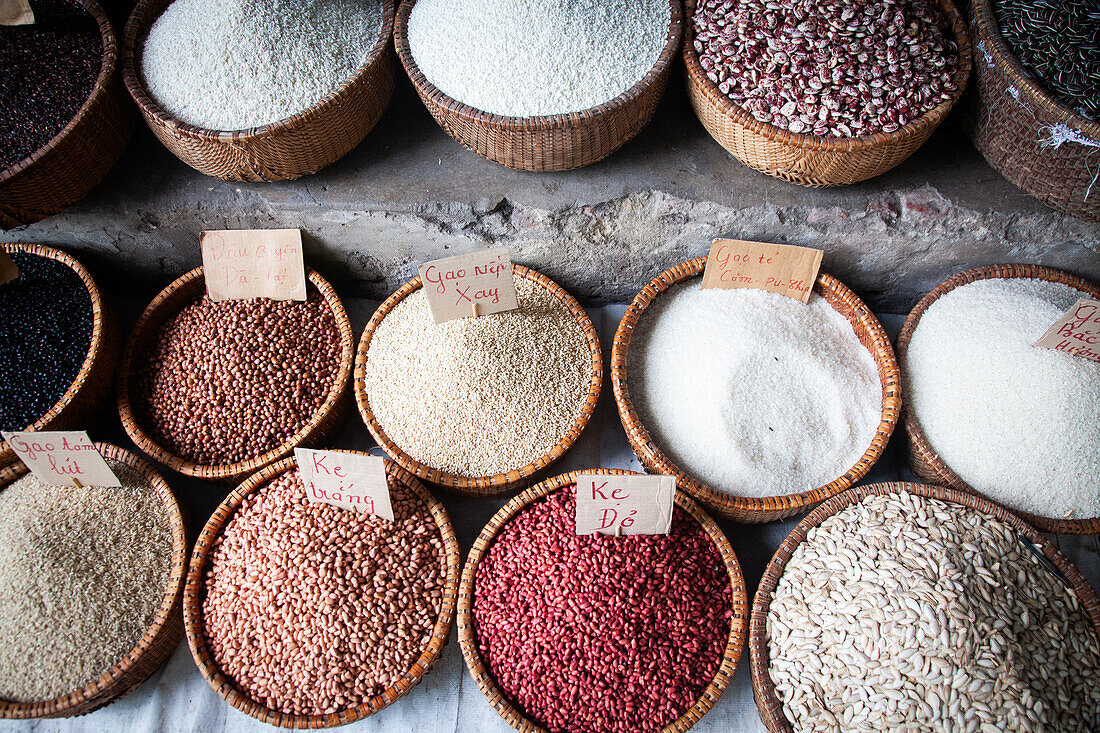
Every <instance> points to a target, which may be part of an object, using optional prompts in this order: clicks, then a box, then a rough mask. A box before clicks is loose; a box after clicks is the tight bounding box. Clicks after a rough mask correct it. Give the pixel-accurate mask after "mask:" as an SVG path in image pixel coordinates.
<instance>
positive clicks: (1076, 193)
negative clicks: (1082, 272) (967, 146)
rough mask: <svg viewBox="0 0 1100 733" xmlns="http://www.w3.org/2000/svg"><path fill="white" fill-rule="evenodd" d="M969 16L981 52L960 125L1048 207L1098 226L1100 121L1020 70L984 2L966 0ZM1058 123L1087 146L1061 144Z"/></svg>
mask: <svg viewBox="0 0 1100 733" xmlns="http://www.w3.org/2000/svg"><path fill="white" fill-rule="evenodd" d="M971 16H972V19H971V24H970V27H971V30H972V32H973V35H974V43H975V46H976V47H977V50H978V53H977V61H976V62H975V73H974V86H973V90H972V91H971V93H970V95H969V96H968V98H967V101H966V102H965V104H964V106H963V125H964V126H965V127H966V130H967V132H968V133H969V134H970V139H971V140H972V141H973V142H974V146H975V147H976V148H978V150H980V151H981V153H982V155H984V156H985V159H986V161H988V162H989V164H990V165H991V166H993V167H994V168H995V169H997V171H998V172H999V173H1000V174H1001V175H1003V176H1004V177H1005V178H1007V179H1008V180H1009V181H1011V182H1012V183H1013V184H1015V185H1016V186H1018V187H1019V188H1022V189H1023V190H1024V191H1026V192H1027V193H1029V194H1031V195H1032V196H1034V197H1035V198H1037V199H1039V200H1040V201H1042V202H1043V203H1044V204H1046V205H1047V206H1050V207H1052V208H1055V209H1057V210H1059V211H1062V212H1065V213H1067V214H1070V215H1071V216H1077V217H1080V218H1082V219H1088V220H1089V221H1100V179H1098V176H1100V122H1091V121H1089V120H1087V119H1085V118H1084V117H1082V116H1081V115H1079V114H1077V113H1076V112H1074V111H1073V110H1072V109H1070V108H1069V107H1068V106H1066V105H1065V104H1063V103H1061V102H1059V101H1056V100H1055V99H1054V98H1053V97H1051V96H1050V95H1049V94H1048V93H1047V92H1046V91H1044V90H1043V88H1042V87H1041V86H1040V85H1039V84H1038V83H1037V82H1036V81H1035V80H1034V78H1033V77H1032V76H1031V75H1030V74H1029V73H1028V72H1027V71H1025V70H1024V67H1023V66H1022V65H1021V64H1020V62H1019V61H1017V60H1016V57H1015V56H1013V55H1012V51H1011V50H1010V49H1009V47H1008V44H1007V43H1006V42H1005V41H1004V39H1003V38H1001V34H1000V30H999V29H998V26H997V20H996V18H995V16H994V14H993V8H992V6H991V4H990V2H989V0H971ZM1059 126H1064V127H1065V128H1066V131H1067V132H1072V133H1076V134H1077V135H1079V136H1081V138H1083V139H1084V141H1085V142H1084V143H1082V142H1075V141H1073V140H1067V141H1065V142H1061V141H1059V140H1058V139H1057V138H1056V137H1055V135H1056V133H1055V130H1056V129H1057V128H1058V127H1059Z"/></svg>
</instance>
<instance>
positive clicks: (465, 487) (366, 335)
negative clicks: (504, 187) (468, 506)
mask: <svg viewBox="0 0 1100 733" xmlns="http://www.w3.org/2000/svg"><path fill="white" fill-rule="evenodd" d="M512 274H513V275H514V276H515V277H517V278H524V279H526V280H530V281H531V282H534V283H537V284H538V285H540V286H542V287H544V288H546V290H548V291H549V292H550V293H551V294H552V295H553V296H554V297H555V298H557V299H558V300H559V301H560V302H561V303H562V305H564V306H565V307H566V308H568V309H569V312H570V313H572V314H573V316H574V317H575V318H576V319H577V324H578V326H580V328H581V330H582V331H583V332H584V335H585V340H586V341H587V342H588V346H589V350H590V353H591V356H592V377H591V379H590V381H589V383H588V399H587V400H586V401H585V404H584V407H583V408H582V409H581V412H580V413H579V414H578V415H577V418H576V420H575V421H574V422H573V425H572V427H570V429H569V431H568V432H567V433H566V435H565V437H563V438H562V439H561V442H559V443H558V444H557V445H555V446H554V447H553V448H552V449H551V450H550V452H549V453H547V454H546V455H543V456H540V457H538V458H537V459H535V460H534V461H532V462H531V463H528V464H527V465H526V466H523V467H521V468H516V469H513V470H511V471H508V472H506V473H498V474H495V475H493V476H477V477H470V476H458V475H455V474H453V473H447V472H446V471H442V470H440V469H438V468H434V467H432V466H428V465H426V464H424V463H421V462H419V461H417V460H416V459H414V458H413V457H412V456H410V455H408V454H407V453H406V452H405V451H404V450H402V449H401V447H400V446H398V445H397V444H396V443H394V442H393V440H391V439H390V437H389V436H388V435H386V432H385V430H384V429H383V427H382V425H381V423H379V422H378V418H377V417H376V416H375V414H374V411H373V409H372V408H371V405H370V395H368V394H367V390H366V386H365V384H364V375H365V373H366V365H367V357H368V352H369V351H370V345H371V340H372V339H373V338H374V333H375V331H376V330H377V329H378V326H379V324H381V323H382V320H383V319H384V318H385V317H386V316H387V315H389V313H390V311H392V310H393V309H394V308H396V307H397V304H398V303H400V302H401V301H402V300H404V299H405V298H407V297H408V296H410V295H412V294H413V293H415V292H416V291H417V290H419V289H420V287H421V283H420V278H419V277H414V278H413V279H412V280H410V281H409V282H407V283H405V284H404V285H402V286H401V288H400V289H398V290H397V292H395V293H394V294H393V295H391V296H390V297H389V298H387V299H386V301H385V302H384V303H382V305H380V306H378V310H376V311H375V312H374V315H373V316H371V319H370V322H368V323H367V327H366V329H365V330H364V331H363V338H362V339H361V340H360V341H359V351H358V353H357V354H356V356H355V378H354V381H355V401H356V402H357V403H358V404H359V414H360V415H362V417H363V422H365V423H366V424H367V429H368V430H369V431H370V434H371V435H372V436H374V439H375V441H376V442H377V443H378V445H380V446H381V447H382V449H383V450H384V451H385V452H386V454H387V455H389V456H390V457H391V458H392V459H393V460H394V461H396V462H397V463H398V464H400V465H401V467H402V468H404V469H406V470H407V471H410V472H411V473H413V474H415V475H416V476H418V477H419V478H421V479H422V480H424V481H427V482H428V483H431V484H434V485H436V486H439V487H441V488H443V489H445V490H447V491H451V492H454V493H456V494H465V495H467V496H494V495H497V494H503V493H506V492H508V491H511V490H513V489H516V488H518V487H520V486H522V485H523V484H524V483H526V482H527V480H528V479H530V478H531V477H532V476H533V475H534V474H536V473H538V472H539V471H541V470H542V469H544V468H546V467H547V466H549V465H550V464H551V463H553V462H554V461H556V460H557V459H559V458H561V457H562V455H563V454H564V453H565V452H566V451H567V450H569V448H570V447H571V446H572V445H573V443H575V442H576V440H577V438H579V437H580V434H581V432H582V431H583V430H584V428H585V426H587V425H588V421H589V420H590V419H592V413H593V412H594V411H595V410H596V403H597V402H598V401H599V399H600V388H601V387H602V386H603V355H602V354H601V352H600V339H599V334H597V332H596V327H595V326H593V325H592V320H591V319H590V318H589V317H588V314H587V313H585V311H584V308H582V307H581V305H580V303H578V302H577V300H576V298H574V297H573V296H572V295H570V294H569V293H568V292H566V291H565V289H564V288H562V287H561V286H560V285H558V284H557V283H556V282H554V281H553V280H551V279H550V278H548V277H546V276H545V275H543V274H542V273H539V272H536V271H535V270H532V269H530V268H527V267H524V266H523V265H516V264H513V265H512Z"/></svg>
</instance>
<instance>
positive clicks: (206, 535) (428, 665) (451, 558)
mask: <svg viewBox="0 0 1100 733" xmlns="http://www.w3.org/2000/svg"><path fill="white" fill-rule="evenodd" d="M345 452H355V451H345ZM297 465H298V464H297V463H296V462H295V460H294V459H293V458H287V459H286V460H283V461H280V462H278V463H274V464H272V465H269V466H267V467H266V468H264V469H263V470H261V471H260V472H259V473H255V474H253V475H252V476H250V477H249V478H248V479H247V480H245V482H244V483H242V484H241V485H240V486H239V487H237V488H236V489H235V490H234V491H233V492H232V493H231V494H229V496H227V497H226V499H225V501H223V502H222V503H221V504H220V505H219V506H218V508H217V509H216V510H215V511H214V514H213V515H212V516H211V517H210V520H209V521H208V522H207V523H206V526H205V527H203V530H202V532H201V533H200V534H199V538H198V540H197V541H196V542H195V550H194V552H193V553H192V556H191V565H190V569H189V570H188V572H187V584H186V586H185V588H184V591H183V621H184V625H185V628H186V631H187V643H188V645H189V646H190V647H191V655H192V656H193V657H194V659H195V664H197V665H198V667H199V671H200V672H201V673H202V676H203V678H204V679H205V680H206V681H207V682H208V683H209V684H210V687H211V688H213V690H214V692H216V693H218V694H219V695H220V696H221V697H222V698H223V699H224V700H226V701H227V702H228V703H229V704H230V705H232V706H233V707H235V708H237V709H238V710H240V711H241V712H243V713H246V714H248V715H251V716H252V717H253V718H256V719H257V720H260V721H262V722H264V723H268V724H270V725H277V726H281V727H284V728H331V727H334V726H337V725H344V724H345V723H351V722H352V721H355V720H359V719H360V718H365V717H366V716H368V715H371V714H373V713H376V712H378V711H379V710H381V709H382V708H384V707H386V706H387V705H389V704H390V703H392V702H394V701H395V700H397V699H398V698H400V697H402V696H404V695H405V694H407V693H408V692H409V691H410V690H412V689H413V688H414V687H416V686H417V685H418V684H420V682H421V680H423V678H424V675H426V674H427V673H428V672H430V671H431V669H432V667H433V666H434V665H435V663H436V661H438V659H439V657H440V655H441V654H442V653H443V648H444V647H445V646H446V644H447V637H448V636H449V635H450V633H451V623H452V621H453V619H454V612H455V604H456V599H457V595H458V576H459V572H460V571H461V566H462V554H461V551H460V549H459V546H458V539H457V538H456V537H455V533H454V527H453V525H452V524H451V519H450V517H449V516H448V515H447V510H446V509H445V508H444V507H443V504H442V503H441V502H440V501H439V500H438V499H436V498H435V497H434V496H432V495H431V493H430V492H428V490H427V489H425V488H424V486H423V485H422V484H421V483H420V482H419V481H417V480H416V478H415V477H414V476H413V475H412V474H410V473H409V472H408V471H406V470H404V469H403V468H401V467H400V466H397V465H396V464H394V463H391V462H389V461H387V462H386V473H387V474H389V475H390V476H392V477H393V478H395V479H396V480H397V481H398V482H399V483H400V484H401V485H402V486H403V487H404V488H405V489H407V490H408V491H409V492H410V493H412V494H413V495H415V496H416V497H417V498H418V499H419V500H420V501H421V502H423V503H424V504H425V505H426V506H427V507H428V510H429V511H430V512H431V514H432V517H433V518H434V519H435V522H436V526H437V527H438V528H439V533H440V537H441V538H442V540H443V546H444V550H445V552H446V556H447V578H446V583H445V585H444V587H443V598H442V601H441V607H440V612H439V618H438V620H437V621H436V623H435V627H434V628H433V629H432V638H431V640H430V641H429V642H428V646H427V647H426V648H425V649H424V652H423V653H422V654H421V655H420V657H419V658H418V659H417V660H416V662H415V663H414V664H413V666H412V667H411V668H410V669H409V670H408V672H406V673H405V674H404V676H402V677H401V678H400V679H399V680H397V682H395V683H394V684H393V685H391V686H390V687H388V688H386V689H385V690H383V691H382V692H381V693H380V694H378V695H377V696H375V697H373V698H371V699H370V700H368V701H366V702H365V703H363V704H362V705H359V706H358V707H355V708H351V709H348V710H342V711H340V712H338V713H330V714H328V715H291V714H288V713H280V712H278V711H276V710H272V709H271V708H268V707H266V706H264V705H262V704H260V703H259V702H257V701H255V700H253V699H252V698H250V697H248V696H247V695H245V694H244V693H243V692H241V691H240V690H238V689H237V688H236V687H234V686H233V683H232V681H230V680H229V679H228V678H227V677H226V676H225V675H224V674H222V672H221V669H220V668H219V667H218V666H217V664H216V663H215V662H214V659H213V658H212V657H211V654H210V649H209V648H208V647H207V644H206V636H205V632H204V630H203V621H202V603H203V600H204V598H205V592H204V590H203V576H204V575H205V574H206V571H207V568H208V565H209V563H210V557H211V553H212V552H213V550H214V540H215V539H217V537H218V535H219V534H221V531H222V529H223V528H224V527H225V524H226V522H228V521H229V519H230V518H231V517H232V516H233V513H234V512H235V511H236V510H237V508H238V507H239V506H240V505H241V502H242V501H244V498H245V497H246V496H248V495H249V494H251V493H253V492H255V491H257V490H259V489H261V488H262V487H264V486H266V485H267V484H269V483H270V482H271V481H272V480H273V479H274V478H276V477H277V476H280V475H281V474H283V473H285V472H287V471H289V470H293V469H295V468H297Z"/></svg>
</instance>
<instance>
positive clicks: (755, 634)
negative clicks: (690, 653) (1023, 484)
mask: <svg viewBox="0 0 1100 733" xmlns="http://www.w3.org/2000/svg"><path fill="white" fill-rule="evenodd" d="M903 491H906V492H908V493H910V494H915V495H917V496H923V497H926V498H930V499H940V500H941V501H947V502H951V503H954V504H959V505H962V506H964V507H967V508H969V509H973V510H976V511H979V512H982V513H984V514H988V515H990V516H992V517H994V518H996V519H999V520H1000V521H1002V522H1005V523H1006V524H1008V525H1009V526H1011V527H1012V528H1013V529H1014V530H1016V532H1017V533H1019V534H1020V535H1021V536H1022V537H1026V538H1027V539H1028V540H1029V541H1030V542H1031V543H1032V544H1033V545H1035V547H1037V548H1038V549H1039V550H1041V551H1042V553H1043V555H1045V556H1046V558H1047V559H1048V560H1050V561H1051V562H1052V563H1054V566H1055V567H1057V568H1058V570H1059V572H1061V573H1062V575H1063V577H1065V579H1066V580H1067V581H1068V582H1069V585H1070V586H1072V588H1073V591H1074V593H1076V594H1077V598H1078V600H1079V601H1080V602H1081V605H1082V607H1083V608H1084V611H1085V613H1086V614H1087V615H1088V616H1089V618H1091V619H1092V623H1093V626H1094V627H1095V629H1096V633H1097V634H1100V598H1098V597H1097V595H1096V592H1095V591H1093V589H1092V587H1091V586H1090V585H1089V582H1088V580H1086V579H1085V577H1084V576H1083V575H1081V572H1080V571H1079V570H1077V568H1076V567H1074V565H1073V563H1071V562H1070V561H1069V559H1068V558H1067V557H1066V556H1065V555H1063V554H1062V553H1061V552H1059V551H1058V549H1057V548H1056V547H1055V546H1054V545H1053V544H1051V543H1050V542H1049V541H1048V540H1047V538H1046V537H1044V536H1043V535H1041V534H1039V533H1038V532H1036V531H1035V530H1034V529H1033V528H1032V527H1030V526H1029V525H1027V524H1025V523H1024V522H1022V521H1021V520H1020V519H1019V518H1018V517H1016V516H1014V515H1013V514H1012V513H1011V512H1009V511H1007V510H1006V509H1005V508H1004V507H1001V506H1000V505H998V504H994V503H993V502H990V501H988V500H986V499H983V498H982V497H979V496H975V495H974V494H971V493H969V492H965V491H956V490H954V489H949V488H944V487H940V486H928V485H925V484H910V483H882V484H871V485H869V486H859V487H856V488H854V489H851V490H850V491H846V492H844V493H843V494H841V495H840V496H835V497H833V498H831V499H829V500H828V501H826V502H825V503H823V504H822V505H821V506H819V507H817V509H815V510H813V511H812V512H811V513H810V514H809V515H808V516H807V517H805V518H804V519H803V520H802V521H801V522H799V523H798V526H796V527H795V528H794V530H793V531H792V532H791V533H790V534H789V535H788V536H787V538H786V539H785V540H783V544H781V545H780V546H779V549H778V550H776V553H775V555H774V556H773V557H772V559H771V562H769V563H768V566H767V568H765V570H764V576H763V577H762V578H761V579H760V586H759V587H758V588H757V591H756V597H755V598H754V599H753V604H752V619H751V621H750V622H749V662H750V664H751V667H752V692H753V697H754V698H756V707H757V709H758V710H759V711H760V717H761V718H762V719H763V721H764V725H765V726H766V727H767V729H768V730H769V731H772V733H791V732H792V729H791V726H790V723H788V722H787V719H786V717H785V716H784V715H783V703H782V702H780V700H779V695H778V694H777V693H776V690H775V684H774V683H773V682H772V678H771V674H770V673H769V669H770V667H771V661H770V657H769V653H768V627H767V623H768V609H769V608H770V607H771V602H772V599H773V598H774V597H775V589H776V586H777V585H778V583H779V578H780V576H782V575H783V570H784V569H785V568H786V566H787V562H788V561H789V560H790V559H791V556H792V555H794V553H795V550H796V549H797V548H798V546H799V545H800V544H801V543H802V541H803V540H805V539H806V535H808V534H809V533H810V531H811V530H812V529H813V528H815V527H817V526H819V525H820V524H821V523H822V522H824V521H825V520H826V519H828V518H829V517H831V516H833V515H834V514H836V513H837V512H839V511H841V510H842V509H844V508H846V507H849V506H852V505H854V504H858V503H859V502H860V501H862V500H863V499H864V498H866V497H868V496H871V495H876V494H877V495H880V496H885V495H888V494H898V493H901V492H903Z"/></svg>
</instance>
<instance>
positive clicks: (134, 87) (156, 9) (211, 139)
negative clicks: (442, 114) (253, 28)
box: [122, 0, 394, 181]
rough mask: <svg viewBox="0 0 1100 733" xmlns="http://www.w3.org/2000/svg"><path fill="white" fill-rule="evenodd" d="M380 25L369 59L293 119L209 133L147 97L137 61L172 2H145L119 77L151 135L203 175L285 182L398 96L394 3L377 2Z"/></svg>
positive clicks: (353, 135)
mask: <svg viewBox="0 0 1100 733" xmlns="http://www.w3.org/2000/svg"><path fill="white" fill-rule="evenodd" d="M380 1H381V3H382V6H383V20H382V28H381V31H380V33H379V35H378V38H377V39H375V41H374V45H373V47H372V49H371V52H370V55H369V56H368V58H367V61H366V62H365V63H364V64H363V65H362V66H361V67H359V70H358V71H356V72H355V75H354V76H352V77H351V78H350V79H348V80H346V81H344V82H343V83H342V84H341V85H340V86H339V87H337V88H336V89H335V90H333V91H332V92H331V93H330V94H329V95H328V96H326V97H325V98H323V99H322V100H320V101H319V102H317V103H316V104H314V105H312V106H311V107H309V108H308V109H305V110H303V111H301V112H299V113H297V114H295V115H293V116H291V117H287V118H285V119H282V120H279V121H277V122H272V123H270V124H267V125H262V126H260V127H253V128H248V129H243V130H208V129H205V128H202V127H197V126H195V125H190V124H187V123H185V122H182V121H181V120H179V119H177V118H175V117H174V116H172V115H171V114H170V113H169V112H168V111H167V110H166V109H165V108H164V107H163V106H162V105H161V104H160V103H158V102H157V101H156V100H154V99H153V98H152V96H150V94H149V92H148V90H147V89H146V88H145V83H144V81H143V79H142V77H141V73H140V71H139V68H138V67H139V63H138V57H139V56H140V53H141V48H140V47H141V45H142V44H143V43H144V42H145V37H146V35H147V34H148V33H149V29H150V28H151V27H152V25H153V23H154V22H155V21H156V19H157V18H158V17H160V15H161V13H163V12H164V10H165V8H167V7H168V6H169V5H170V4H171V2H172V0H140V2H138V4H137V7H135V8H134V12H133V14H132V15H131V16H130V20H129V21H128V22H127V23H126V31H125V33H124V35H123V42H122V43H123V48H122V79H123V81H124V82H125V83H126V88H127V90H129V92H130V96H131V97H133V99H134V101H135V102H136V103H137V106H138V109H140V110H141V115H142V117H144V118H145V122H146V124H148V125H149V129H151V130H152V131H153V134H154V135H156V136H157V138H158V139H159V140H160V141H161V142H162V143H164V146H165V147H166V148H168V149H169V150H170V151H172V153H173V154H174V155H175V156H176V157H178V158H179V159H180V160H182V161H183V162H184V163H186V164H187V165H189V166H191V167H192V168H194V169H195V170H197V171H199V172H200V173H205V174H206V175H208V176H214V177H215V178H221V179H222V180H225V181H285V180H288V179H292V178H300V177H301V176H304V175H308V174H310V173H316V172H317V171H319V170H321V169H322V168H324V167H325V166H327V165H329V164H330V163H334V162H336V161H337V160H339V159H340V158H342V157H343V156H344V155H346V154H347V153H348V152H349V151H350V150H351V149H352V148H354V147H355V146H356V145H358V144H359V143H360V142H361V141H362V140H363V138H364V137H366V135H367V133H368V132H370V131H371V129H373V128H374V126H375V124H376V123H377V122H378V120H379V119H380V118H381V117H382V113H383V112H385V111H386V107H387V106H388V105H389V103H390V97H391V96H392V95H393V84H394V78H393V75H394V69H393V52H392V50H391V48H390V36H391V34H392V33H393V0H380Z"/></svg>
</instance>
